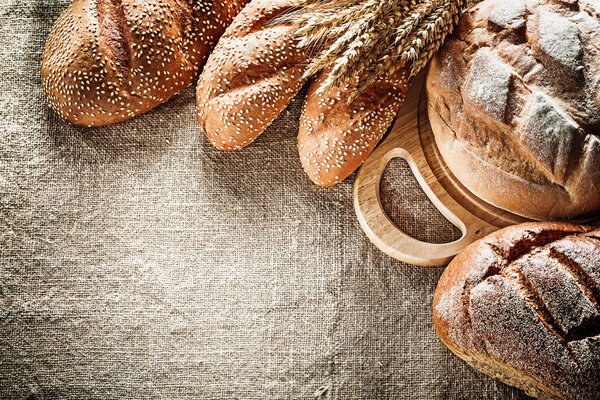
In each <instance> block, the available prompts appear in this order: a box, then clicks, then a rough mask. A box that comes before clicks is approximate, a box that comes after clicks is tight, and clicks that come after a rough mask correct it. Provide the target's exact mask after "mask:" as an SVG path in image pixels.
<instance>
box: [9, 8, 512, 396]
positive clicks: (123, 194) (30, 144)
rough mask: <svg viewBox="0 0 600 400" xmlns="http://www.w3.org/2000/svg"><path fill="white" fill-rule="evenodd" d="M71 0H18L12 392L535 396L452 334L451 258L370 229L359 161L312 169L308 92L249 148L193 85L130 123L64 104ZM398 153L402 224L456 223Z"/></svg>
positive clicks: (13, 86) (397, 209)
mask: <svg viewBox="0 0 600 400" xmlns="http://www.w3.org/2000/svg"><path fill="white" fill-rule="evenodd" d="M66 6H67V1H65V0H60V1H58V0H57V1H49V0H48V1H42V0H32V1H28V2H25V1H23V0H2V2H0V43H1V44H2V45H1V46H0V76H1V84H2V86H1V87H2V91H1V94H0V119H1V127H0V130H1V132H2V134H1V136H0V213H1V214H0V274H1V275H0V279H1V286H0V311H1V312H0V386H1V388H0V389H1V390H0V392H1V394H2V398H5V399H79V400H80V399H138V398H139V399H142V398H143V399H146V398H148V399H150V398H152V399H154V398H156V399H198V398H206V399H218V398H247V399H279V398H315V397H316V398H319V397H321V398H331V399H367V398H368V399H374V398H403V399H441V398H447V399H482V398H487V399H506V398H508V399H519V398H522V397H523V395H522V394H520V393H519V392H518V391H515V390H513V389H511V388H508V387H506V386H504V385H502V384H499V383H496V382H494V381H493V380H491V379H489V378H487V377H485V376H483V375H481V374H479V373H477V372H476V371H474V370H472V369H470V368H469V367H467V366H466V365H465V364H464V363H463V362H461V361H460V360H458V359H457V358H455V357H454V356H453V355H451V353H450V352H449V351H447V350H446V349H445V347H444V346H443V345H442V344H441V343H440V342H439V341H438V339H437V337H436V335H435V332H434V329H433V325H432V322H431V311H430V308H431V302H432V296H433V292H434V289H435V285H436V282H437V280H438V278H439V276H440V273H441V271H442V270H441V269H440V268H435V269H423V268H418V267H413V266H408V265H404V264H401V263H399V262H396V261H393V260H392V259H390V258H388V257H387V256H385V255H383V254H382V253H380V252H379V251H378V250H377V249H375V248H374V246H372V245H371V244H370V242H369V241H368V240H367V239H366V237H365V236H364V234H363V232H362V231H361V229H360V227H359V225H358V223H357V220H356V218H355V215H354V210H353V207H352V184H353V177H352V178H350V179H348V180H346V181H345V182H343V183H342V184H340V185H338V186H336V187H334V188H330V189H319V188H317V187H316V186H314V185H313V184H311V183H310V182H309V181H308V179H307V178H306V177H305V176H304V173H303V171H302V168H301V166H300V162H299V159H298V156H297V152H296V139H295V134H296V129H297V123H296V120H297V118H298V114H299V109H300V105H301V98H300V97H299V98H297V99H296V100H295V101H294V103H293V104H292V105H291V106H290V107H289V109H288V110H287V111H286V112H285V113H284V115H283V116H282V117H281V118H279V119H278V120H277V121H276V122H275V123H274V124H273V126H272V127H271V128H270V129H269V130H268V132H266V133H265V134H264V135H262V136H261V137H260V138H259V139H258V140H257V141H256V143H254V144H253V145H251V146H250V147H248V148H247V149H245V150H242V151H239V152H235V153H223V152H219V151H217V150H215V149H214V148H213V147H211V145H210V144H209V143H208V141H207V140H205V138H204V137H203V135H202V133H201V131H200V129H199V126H198V125H197V123H196V121H195V119H194V96H193V89H191V88H190V89H188V90H186V91H185V92H184V93H183V94H181V95H180V96H178V97H177V98H175V99H173V100H172V101H170V102H168V103H167V104H165V105H163V106H161V107H159V108H158V109H156V110H154V111H151V112H149V113H147V114H145V115H143V116H141V117H138V118H136V119H134V120H132V121H129V122H126V123H122V124H119V125H116V126H113V127H108V128H103V129H81V128H76V127H73V126H69V125H67V124H65V123H63V122H62V121H60V120H59V119H58V118H57V117H56V116H55V115H54V114H53V113H52V112H51V111H50V110H49V109H48V108H47V106H46V105H45V102H44V100H43V98H42V95H41V88H40V78H39V66H40V60H41V53H42V50H43V46H44V43H45V39H46V36H47V34H48V32H49V31H50V28H51V25H52V23H53V21H54V20H55V19H56V18H57V17H58V15H59V13H60V12H62V10H64V9H65V8H66ZM389 169H390V170H389V171H388V173H387V174H386V179H385V184H384V186H385V188H384V191H385V194H384V198H385V199H386V203H387V207H388V209H389V211H390V213H391V214H393V215H394V218H395V219H396V221H398V224H400V225H401V226H402V227H403V228H404V229H406V230H408V231H409V232H411V233H413V234H415V235H416V236H418V237H420V238H424V239H428V240H432V241H444V240H448V239H450V238H451V237H452V236H453V235H455V234H456V232H455V231H454V230H453V228H452V227H451V226H449V225H448V223H446V222H445V221H444V220H443V219H442V218H441V217H440V216H439V215H438V214H437V213H436V212H435V210H434V209H433V208H432V206H431V205H430V204H429V203H428V202H427V201H426V200H425V197H424V195H423V194H422V193H421V192H420V191H419V190H418V189H417V186H416V183H415V182H414V179H412V178H411V176H410V172H409V171H408V169H407V168H406V166H404V165H403V164H402V163H401V162H398V163H394V164H393V165H392V166H391V167H390V168H389Z"/></svg>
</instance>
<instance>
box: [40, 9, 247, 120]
mask: <svg viewBox="0 0 600 400" xmlns="http://www.w3.org/2000/svg"><path fill="white" fill-rule="evenodd" d="M247 1H248V0H219V1H217V0H189V1H187V0H186V1H182V0H75V1H73V3H72V4H71V6H70V7H69V8H68V9H67V10H66V11H65V12H64V13H63V14H62V15H61V16H60V17H59V19H58V20H57V21H56V23H55V25H54V27H53V28H52V31H51V33H50V36H49V38H48V41H47V43H46V48H45V50H44V55H43V60H42V89H43V93H44V96H45V97H46V99H47V101H48V103H49V104H50V107H51V108H52V109H53V110H54V111H55V112H56V113H57V114H58V115H59V116H60V117H61V118H62V119H64V120H66V121H68V122H70V123H72V124H75V125H83V126H101V125H107V124H112V123H116V122H120V121H123V120H126V119H129V118H132V117H134V116H136V115H139V114H141V113H143V112H145V111H148V110H149V109H151V108H153V107H156V106H157V105H158V104H160V103H162V102H164V101H167V100H168V99H170V98H171V97H172V96H174V95H175V94H176V93H178V92H179V91H180V90H182V89H184V88H185V87H187V86H188V85H190V84H191V83H192V82H193V81H194V80H195V79H196V78H197V76H198V73H199V70H200V68H201V67H202V65H203V63H204V61H205V60H206V58H207V56H208V54H209V52H210V50H211V49H212V48H213V46H214V44H215V43H216V41H217V39H218V38H219V37H220V36H221V34H222V33H223V32H224V31H225V28H226V27H227V25H229V23H230V22H231V20H232V19H233V17H234V16H235V15H236V14H237V13H238V12H239V11H240V9H241V8H242V7H243V5H244V4H245V3H246V2H247Z"/></svg>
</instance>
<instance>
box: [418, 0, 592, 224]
mask: <svg viewBox="0 0 600 400" xmlns="http://www.w3.org/2000/svg"><path fill="white" fill-rule="evenodd" d="M598 9H600V7H598V6H597V5H594V2H593V1H591V0H579V1H573V2H564V1H563V2H561V1H558V0H556V1H550V0H530V1H524V0H508V1H507V0H487V1H484V2H482V3H480V4H478V5H477V6H476V7H474V8H472V9H470V10H469V11H467V13H465V14H464V15H463V17H462V18H461V22H460V23H459V26H458V28H457V30H456V32H455V34H454V35H453V36H452V37H451V38H450V39H449V40H448V42H447V43H446V44H445V45H444V47H443V48H442V50H441V51H440V52H439V53H438V54H437V55H436V56H435V57H434V59H433V61H432V63H431V68H430V71H429V75H428V80H427V94H428V108H429V115H430V120H431V123H432V128H433V131H434V134H435V138H436V143H437V145H438V147H439V149H440V152H441V154H442V156H443V158H444V160H445V162H446V163H447V164H448V166H449V168H450V170H451V171H452V172H453V174H454V175H455V176H456V177H457V178H458V179H459V180H460V181H461V182H462V183H463V184H464V185H465V186H466V187H467V188H468V189H469V190H471V191H472V192H473V193H475V194H476V195H477V196H479V197H480V198H482V199H483V200H485V201H487V202H489V203H491V204H493V205H495V206H497V207H500V208H503V209H505V210H508V211H510V212H513V213H516V214H519V215H523V216H525V217H529V218H533V219H541V220H544V219H567V218H576V217H584V216H590V215H594V214H596V213H598V212H599V211H600V136H599V135H600V63H599V62H598V59H600V33H599V32H600V14H598V12H597V11H598Z"/></svg>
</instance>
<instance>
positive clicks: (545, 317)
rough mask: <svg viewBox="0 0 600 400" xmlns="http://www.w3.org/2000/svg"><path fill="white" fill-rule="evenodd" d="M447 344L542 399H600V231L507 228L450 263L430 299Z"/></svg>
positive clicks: (548, 225)
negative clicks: (433, 296)
mask: <svg viewBox="0 0 600 400" xmlns="http://www.w3.org/2000/svg"><path fill="white" fill-rule="evenodd" d="M433 313H434V323H435V327H436V330H437V332H438V335H439V337H440V339H441V340H442V341H443V342H444V344H445V345H446V346H448V348H449V349H450V350H452V351H453V352H454V353H455V354H457V355H458V356H459V357H460V358H462V359H464V360H465V361H466V362H467V363H469V364H470V365H471V366H473V367H474V368H476V369H478V370H480V371H481V372H483V373H485V374H487V375H490V376H492V377H493V378H496V379H499V380H501V381H503V382H505V383H507V384H509V385H513V386H517V387H519V388H521V389H524V390H525V391H526V392H527V394H529V395H530V396H534V397H537V398H540V399H581V400H584V399H598V398H600V229H596V230H592V228H591V227H587V226H580V225H573V224H567V223H558V222H539V223H528V224H522V225H517V226H512V227H509V228H505V229H503V230H500V231H498V232H495V233H493V234H491V235H489V236H487V237H485V238H483V239H481V240H479V241H477V242H475V243H474V244H472V245H470V246H468V247H467V248H466V249H465V250H463V251H462V252H461V253H460V254H459V255H458V256H456V258H455V259H454V260H453V261H452V262H451V263H450V265H449V266H448V267H447V268H446V270H445V271H444V274H443V275H442V277H441V279H440V282H439V284H438V287H437V290H436V293H435V298H434V302H433Z"/></svg>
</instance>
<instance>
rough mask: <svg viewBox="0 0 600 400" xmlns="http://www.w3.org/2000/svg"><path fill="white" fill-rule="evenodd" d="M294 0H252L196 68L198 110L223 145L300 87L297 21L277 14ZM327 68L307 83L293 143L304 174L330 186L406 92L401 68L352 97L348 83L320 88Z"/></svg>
mask: <svg viewBox="0 0 600 400" xmlns="http://www.w3.org/2000/svg"><path fill="white" fill-rule="evenodd" d="M293 7H294V2H293V1H292V0H253V1H252V2H251V3H250V4H248V5H247V6H246V8H245V9H244V10H243V11H242V12H241V13H240V14H239V15H238V16H237V17H236V19H235V20H234V22H233V23H232V25H231V26H230V27H229V28H228V30H227V32H226V33H225V34H224V35H223V37H222V38H221V39H220V40H219V43H218V44H217V46H216V48H215V50H214V52H213V53H212V54H211V56H210V58H209V59H208V61H207V63H206V66H205V68H204V71H203V72H202V74H201V75H200V79H199V82H198V88H197V92H196V99H197V103H196V104H197V106H196V107H197V117H198V121H199V122H200V124H201V126H202V128H203V131H204V133H205V135H206V137H207V138H208V139H209V140H210V141H211V143H212V144H213V145H215V146H216V147H217V148H219V149H221V150H237V149H240V148H242V147H244V146H247V145H248V144H250V143H251V142H252V141H253V140H254V139H256V138H257V137H258V136H259V135H260V134H261V133H262V132H263V131H264V130H265V129H266V128H267V126H268V125H269V124H270V123H271V122H273V120H275V118H277V116H278V115H279V113H280V112H281V111H282V110H283V109H284V108H285V107H286V106H287V105H288V104H289V102H290V101H291V100H292V98H293V97H294V96H295V95H296V94H297V93H298V92H299V91H300V89H301V88H302V86H303V84H304V83H305V80H304V79H303V76H304V73H305V71H306V68H307V65H308V63H309V60H310V57H309V55H308V54H307V52H306V51H305V50H303V49H299V48H298V47H297V46H296V42H295V39H294V33H295V30H296V28H295V27H294V26H291V25H289V24H286V23H285V22H281V21H282V19H278V18H276V17H278V16H280V15H282V14H284V13H285V12H287V11H289V10H291V9H293ZM326 74H327V72H322V73H320V74H319V76H317V77H316V78H315V79H314V80H313V81H312V82H311V84H310V86H309V90H308V92H309V93H308V96H307V98H306V101H305V104H304V108H303V113H302V116H301V122H300V132H299V136H298V150H299V152H300V158H301V161H302V165H303V167H304V169H305V170H306V172H307V174H308V176H309V178H310V179H311V180H312V181H313V182H315V183H316V184H318V185H321V186H330V185H333V184H335V183H337V182H339V181H341V180H342V179H344V178H345V177H347V176H348V175H349V174H351V173H352V172H353V171H354V170H355V169H356V168H357V167H358V166H359V165H360V164H361V163H362V162H363V161H364V160H365V159H366V158H367V156H368V155H369V154H370V153H371V151H372V150H373V148H374V147H375V145H376V144H377V143H378V142H379V140H380V139H381V137H382V136H383V134H384V133H385V131H386V130H387V128H388V126H389V125H390V124H391V122H392V120H393V119H394V117H395V115H396V113H397V112H398V109H399V108H400V105H401V104H402V101H403V99H404V95H405V94H406V91H407V87H408V82H409V77H408V73H407V72H406V71H404V70H402V71H401V72H399V73H398V74H396V75H395V76H391V77H388V78H387V79H386V80H385V81H383V80H381V81H377V82H374V83H373V84H371V85H370V86H368V87H366V88H365V89H364V90H363V91H362V92H361V93H360V95H359V96H357V97H356V98H355V99H354V100H353V101H352V103H350V104H347V99H348V98H349V96H350V93H351V91H352V89H353V86H352V85H351V84H349V85H346V86H344V87H343V88H336V89H334V90H332V91H330V92H329V93H327V94H320V93H318V91H317V88H318V86H319V85H320V83H321V82H322V81H323V79H324V78H325V76H326Z"/></svg>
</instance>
